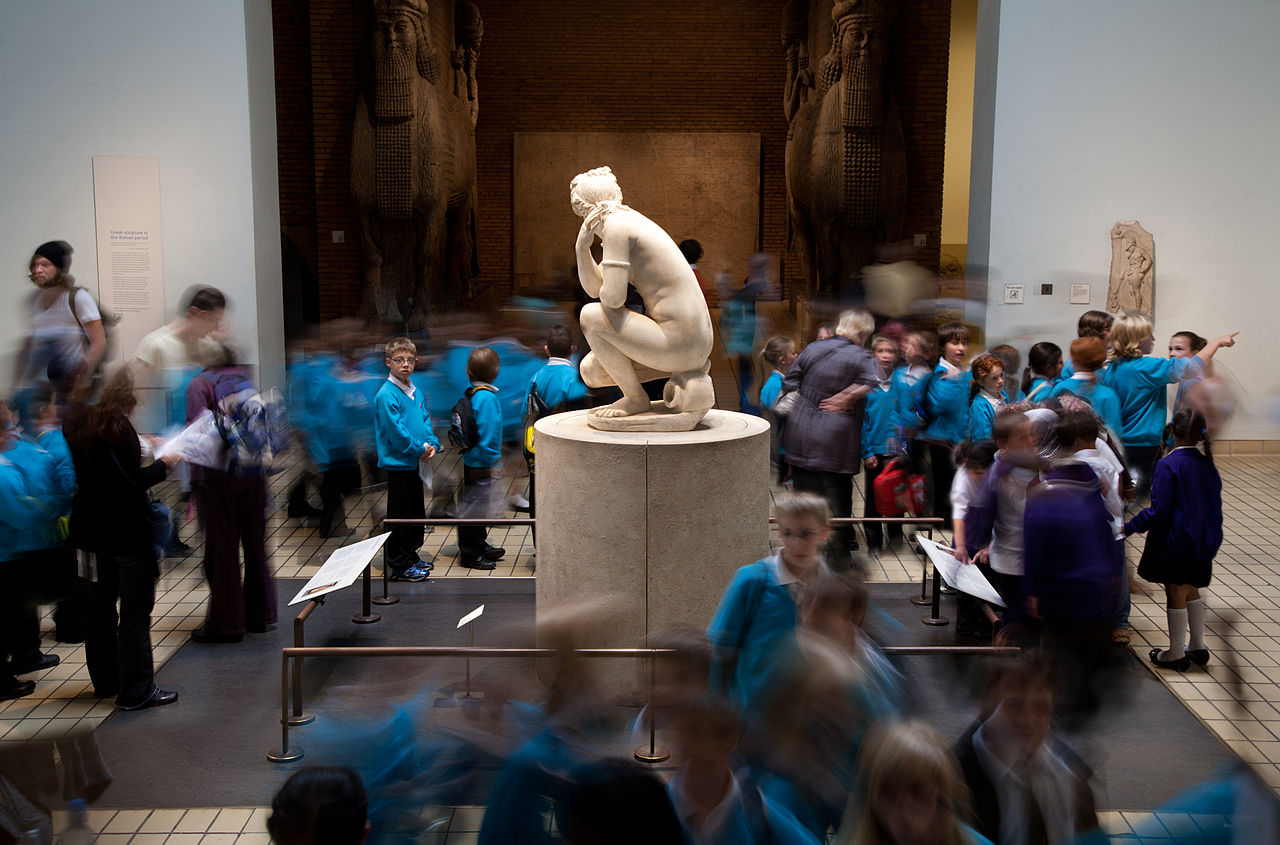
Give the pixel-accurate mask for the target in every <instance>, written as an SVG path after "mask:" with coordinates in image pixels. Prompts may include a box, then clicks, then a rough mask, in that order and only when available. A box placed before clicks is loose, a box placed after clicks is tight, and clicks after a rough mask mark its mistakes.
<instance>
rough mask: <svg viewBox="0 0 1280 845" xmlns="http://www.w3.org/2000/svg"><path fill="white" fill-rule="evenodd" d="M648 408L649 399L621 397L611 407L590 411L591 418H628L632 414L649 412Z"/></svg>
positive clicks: (643, 397)
mask: <svg viewBox="0 0 1280 845" xmlns="http://www.w3.org/2000/svg"><path fill="white" fill-rule="evenodd" d="M649 407H650V403H649V397H647V396H641V397H639V398H632V397H628V396H623V397H622V398H621V399H619V400H618V401H617V402H614V403H613V404H612V405H605V406H604V407H602V408H594V409H592V411H591V416H593V417H603V418H605V419H608V418H611V417H629V416H631V415H633V414H642V413H644V412H645V411H647V410H649Z"/></svg>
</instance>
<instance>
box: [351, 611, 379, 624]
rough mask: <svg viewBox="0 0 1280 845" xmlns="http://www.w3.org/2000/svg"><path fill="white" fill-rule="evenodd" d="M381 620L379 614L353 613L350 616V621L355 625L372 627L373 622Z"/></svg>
mask: <svg viewBox="0 0 1280 845" xmlns="http://www.w3.org/2000/svg"><path fill="white" fill-rule="evenodd" d="M381 620H382V614H380V613H369V614H364V613H353V614H352V615H351V621H352V622H354V623H356V624H357V625H372V624H373V623H374V622H380V621H381Z"/></svg>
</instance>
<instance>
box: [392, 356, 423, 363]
mask: <svg viewBox="0 0 1280 845" xmlns="http://www.w3.org/2000/svg"><path fill="white" fill-rule="evenodd" d="M417 362H418V359H417V358H403V357H402V358H392V359H391V363H393V364H416V363H417Z"/></svg>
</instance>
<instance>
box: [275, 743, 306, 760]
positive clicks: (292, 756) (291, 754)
mask: <svg viewBox="0 0 1280 845" xmlns="http://www.w3.org/2000/svg"><path fill="white" fill-rule="evenodd" d="M267 759H268V760H270V761H271V762H272V763H292V762H293V761H294V760H301V759H302V749H301V748H299V747H298V746H296V745H295V746H293V747H292V748H289V749H288V750H285V751H281V750H280V749H278V748H273V749H271V750H270V751H268V752H267Z"/></svg>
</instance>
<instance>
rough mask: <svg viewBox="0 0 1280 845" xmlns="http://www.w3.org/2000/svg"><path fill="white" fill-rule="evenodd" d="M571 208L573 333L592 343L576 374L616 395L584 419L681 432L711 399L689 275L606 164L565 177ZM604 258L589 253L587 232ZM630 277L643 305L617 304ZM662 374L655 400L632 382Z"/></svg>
mask: <svg viewBox="0 0 1280 845" xmlns="http://www.w3.org/2000/svg"><path fill="white" fill-rule="evenodd" d="M569 200H570V202H571V203H572V205H573V210H574V213H576V214H577V215H578V216H579V217H581V218H583V221H582V228H581V229H580V230H579V231H578V241H577V244H576V250H577V255H578V277H579V279H580V280H581V282H582V289H583V290H585V291H586V292H587V295H588V296H591V297H595V298H599V300H600V301H599V302H593V303H591V304H589V305H587V306H586V307H585V308H583V309H582V314H581V317H580V318H579V320H580V325H581V328H582V334H583V336H584V337H585V338H586V340H587V343H588V344H590V346H591V352H590V353H588V355H587V356H586V357H585V358H583V359H582V366H581V373H582V380H583V381H584V382H586V383H587V384H588V385H589V386H591V387H608V386H611V385H617V386H618V388H620V389H621V390H622V398H621V399H619V400H618V401H617V402H614V403H613V404H612V405H607V406H605V407H602V408H595V409H593V410H592V411H591V412H590V414H589V415H588V423H589V424H590V425H591V426H592V427H593V428H599V429H607V430H612V431H688V430H691V429H692V428H693V427H694V426H695V425H697V424H698V421H699V420H701V419H702V417H703V416H704V415H705V414H706V413H707V411H709V410H710V409H711V407H712V406H713V405H714V404H715V391H714V390H713V388H712V386H711V376H710V375H709V373H710V370H711V362H710V360H709V359H710V355H711V347H712V343H713V340H714V339H713V335H712V329H711V315H710V313H709V312H708V311H707V301H706V299H705V298H704V297H703V294H702V290H701V289H700V288H699V287H698V280H697V278H696V277H695V276H694V274H693V270H692V269H691V268H690V267H689V263H688V262H687V261H686V260H685V258H684V256H683V255H681V253H680V249H679V247H677V246H676V244H675V241H673V240H671V238H670V236H668V235H667V233H666V232H664V231H663V230H662V229H661V228H660V227H659V226H658V225H657V224H656V223H654V222H653V221H652V220H650V219H649V218H647V217H645V216H644V215H643V214H641V213H639V212H638V211H635V210H634V209H631V208H628V207H627V206H625V205H623V204H622V190H621V189H620V188H619V187H618V181H617V179H616V178H614V175H613V171H611V170H610V169H609V168H607V167H598V168H596V169H594V170H589V171H587V172H586V173H580V174H579V175H578V176H576V177H574V179H573V181H572V182H571V183H570V184H569ZM597 237H598V238H600V242H601V244H602V246H603V260H601V261H600V262H599V263H597V262H596V260H595V258H594V256H592V254H591V246H592V243H593V242H594V240H595V238H597ZM628 284H632V285H635V288H636V290H637V291H638V292H639V294H640V297H641V299H643V300H644V307H645V312H646V313H645V314H640V313H638V312H635V311H631V310H629V309H627V308H626V300H627V285H628ZM663 376H670V381H668V382H667V386H666V389H665V390H664V391H663V399H662V401H661V402H652V403H651V402H650V401H649V397H648V396H646V395H645V392H644V388H643V387H642V386H641V383H642V382H644V381H648V380H650V379H655V378H662V377H663Z"/></svg>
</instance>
